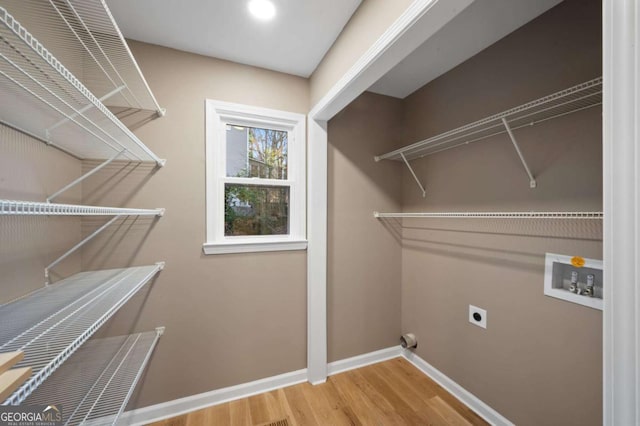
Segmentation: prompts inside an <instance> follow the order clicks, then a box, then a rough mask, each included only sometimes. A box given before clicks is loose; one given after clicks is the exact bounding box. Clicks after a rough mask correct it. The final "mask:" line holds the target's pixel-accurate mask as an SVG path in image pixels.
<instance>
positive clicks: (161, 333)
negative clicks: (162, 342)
mask: <svg viewBox="0 0 640 426" xmlns="http://www.w3.org/2000/svg"><path fill="white" fill-rule="evenodd" d="M164 330H165V327H156V334H157V335H158V336H162V335H163V334H164Z"/></svg>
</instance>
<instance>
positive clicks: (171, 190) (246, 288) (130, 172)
mask: <svg viewBox="0 0 640 426" xmlns="http://www.w3.org/2000/svg"><path fill="white" fill-rule="evenodd" d="M131 48H132V50H133V54H134V55H135V57H136V59H137V60H138V62H139V64H140V67H141V68H142V71H143V73H144V74H145V76H146V78H147V79H148V82H149V85H150V86H151V87H152V88H153V91H154V93H155V95H156V96H157V98H158V101H159V102H160V104H161V105H162V106H163V107H165V108H166V109H167V115H166V116H165V117H164V118H161V119H157V120H155V121H152V122H150V123H147V124H145V125H143V126H141V127H139V128H138V129H137V130H136V134H137V135H138V136H139V137H140V139H141V140H142V141H144V142H145V143H146V144H147V145H148V146H149V147H150V148H151V149H152V150H154V152H156V153H157V154H158V155H159V156H160V157H162V158H166V159H167V165H166V166H165V167H164V168H162V169H159V170H157V171H154V170H152V169H151V168H149V167H148V166H137V167H136V166H134V165H129V166H127V165H123V164H113V165H110V166H109V167H108V168H106V169H105V170H104V172H100V173H98V174H97V175H95V177H92V178H91V179H89V180H87V182H86V184H85V185H83V201H84V202H85V203H90V204H93V203H96V204H97V203H100V204H108V205H118V206H119V205H127V206H136V207H165V208H166V209H167V211H166V214H165V216H164V217H163V218H161V219H159V220H157V221H152V220H148V219H146V220H145V219H140V220H135V221H134V220H129V221H127V222H125V223H124V224H122V225H120V226H114V227H113V228H111V229H110V230H109V231H107V232H105V234H104V236H102V237H101V238H98V239H96V240H95V241H94V242H93V243H91V244H90V245H88V246H87V248H86V250H84V251H83V267H84V269H86V270H92V269H100V268H108V267H121V266H125V265H128V264H134V265H143V264H149V263H153V262H156V261H161V260H163V261H166V268H165V270H164V271H162V272H161V274H160V275H159V277H158V278H157V280H156V281H155V282H154V284H153V287H152V288H151V290H150V291H148V292H146V293H143V294H141V295H140V296H139V297H137V298H136V300H134V301H132V303H129V304H127V305H126V306H125V307H124V308H123V310H122V311H121V312H119V313H118V314H117V316H116V318H115V319H114V320H113V321H112V322H111V323H110V324H108V325H107V326H106V327H105V329H104V330H103V331H102V333H103V334H112V335H113V334H122V333H126V332H129V331H130V330H132V329H133V330H148V329H152V328H153V327H155V326H159V325H163V326H166V328H167V331H166V334H165V335H164V336H163V337H162V339H161V340H160V343H159V346H158V347H157V350H156V352H155V354H154V356H153V358H152V360H151V364H150V366H149V368H148V371H147V373H146V375H145V378H144V380H143V381H142V383H141V385H140V389H139V392H138V395H137V397H136V398H135V400H134V402H133V403H132V404H131V406H132V407H141V406H147V405H151V404H155V403H160V402H165V401H169V400H172V399H175V398H180V397H184V396H189V395H193V394H197V393H200V392H207V391H211V390H214V389H218V388H222V387H226V386H231V385H237V384H240V383H245V382H248V381H251V380H256V379H260V378H263V377H268V376H273V375H276V374H280V373H285V372H289V371H293V370H296V369H300V368H305V367H306V252H304V251H293V252H278V253H257V254H256V253H252V254H237V255H215V256H204V255H203V254H202V244H203V243H204V241H205V155H204V150H205V138H204V134H205V122H204V118H205V111H204V102H205V99H206V98H211V99H218V100H223V101H230V102H238V103H244V104H250V105H257V106H263V107H268V108H276V109H282V110H287V111H293V112H298V113H306V112H307V108H308V104H309V97H308V81H307V80H305V79H302V78H297V77H293V76H290V75H285V74H281V73H276V72H270V71H266V70H262V69H258V68H254V67H249V66H243V65H238V64H234V63H230V62H226V61H221V60H216V59H211V58H206V57H203V56H198V55H193V54H189V53H184V52H179V51H176V50H172V49H167V48H162V47H158V46H153V45H148V44H142V43H131ZM88 166H90V164H89V163H87V164H85V167H88ZM125 231H126V235H125Z"/></svg>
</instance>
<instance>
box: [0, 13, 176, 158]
mask: <svg viewBox="0 0 640 426" xmlns="http://www.w3.org/2000/svg"><path fill="white" fill-rule="evenodd" d="M0 96H1V97H2V98H3V99H5V101H3V102H1V103H0V122H1V123H2V124H5V125H7V126H9V127H12V128H15V129H16V130H19V131H21V132H23V133H26V134H28V135H30V136H32V137H34V138H37V139H39V140H42V141H45V142H47V143H48V144H50V145H53V146H56V147H57V148H59V149H61V150H63V151H65V152H67V153H69V154H71V155H74V156H76V157H78V158H81V159H108V158H111V157H112V156H113V155H114V154H116V153H121V158H123V159H128V160H131V161H152V162H155V163H156V164H158V165H159V166H162V165H163V164H164V160H161V159H160V158H159V157H158V156H156V155H155V154H154V153H153V152H152V151H151V150H150V149H149V148H148V147H147V146H145V145H144V144H143V143H142V142H141V141H140V140H139V139H138V138H137V137H136V136H135V135H134V134H133V133H132V132H131V131H130V130H129V129H128V128H127V127H126V126H125V125H124V124H123V123H122V122H120V120H118V119H117V118H116V117H115V116H114V115H113V113H111V111H109V109H107V107H106V106H105V105H104V104H103V103H102V102H101V101H100V100H99V99H98V98H97V97H96V96H94V95H93V94H92V93H91V92H90V91H89V90H88V89H87V88H86V87H85V86H84V85H83V84H82V83H81V82H80V81H79V80H78V79H77V78H76V77H75V76H74V75H73V74H72V73H71V72H70V71H69V70H68V69H67V68H66V67H65V66H63V65H62V63H60V62H59V61H58V60H57V59H56V58H55V57H54V56H53V55H52V54H51V53H50V52H49V51H48V50H47V49H46V48H45V47H44V46H43V45H42V44H40V43H39V42H38V41H37V40H36V38H35V37H33V35H31V34H30V33H29V32H28V31H27V30H26V29H25V28H24V27H23V26H22V25H21V24H20V23H19V22H18V21H17V20H15V19H14V18H13V16H11V15H10V14H9V13H8V12H7V10H6V9H4V8H3V7H0ZM8 100H11V101H8Z"/></svg>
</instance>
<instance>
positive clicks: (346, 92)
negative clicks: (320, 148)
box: [309, 0, 475, 120]
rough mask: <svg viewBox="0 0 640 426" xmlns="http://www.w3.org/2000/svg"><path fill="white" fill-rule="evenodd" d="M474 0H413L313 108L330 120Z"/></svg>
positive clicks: (318, 116)
mask: <svg viewBox="0 0 640 426" xmlns="http://www.w3.org/2000/svg"><path fill="white" fill-rule="evenodd" d="M474 1H475V0H415V1H414V2H413V3H411V4H410V5H409V7H408V8H407V9H406V10H405V11H404V12H403V13H402V15H400V16H399V17H398V19H396V20H395V21H394V22H393V24H391V26H390V27H389V28H388V29H387V30H386V31H385V32H384V33H383V34H382V35H381V36H380V38H378V40H376V41H375V43H373V44H372V45H371V47H370V48H369V49H367V51H366V52H365V53H364V54H363V55H362V56H361V57H360V58H359V59H358V60H357V61H356V62H355V63H354V64H353V66H352V67H351V68H349V70H348V71H347V72H346V73H345V74H344V75H343V76H342V78H340V80H338V81H337V82H336V84H334V85H333V87H332V88H331V89H330V90H329V91H328V92H327V93H326V94H325V95H324V96H323V97H322V98H321V99H320V101H318V103H317V104H316V105H315V106H314V107H313V108H312V110H311V112H310V113H309V115H310V116H311V117H313V118H314V119H316V120H329V119H331V118H332V117H333V116H334V115H335V114H337V113H338V112H340V110H342V109H343V108H344V107H345V106H347V105H348V104H350V103H351V102H352V101H353V100H354V99H355V98H357V97H358V96H359V95H360V94H362V93H363V92H364V91H365V90H367V89H368V88H369V87H370V86H371V85H372V84H373V83H375V82H376V81H378V80H379V79H380V77H382V76H383V75H385V74H386V73H387V72H388V71H389V70H391V69H392V68H393V67H395V66H396V65H397V64H398V63H399V62H400V61H402V60H403V59H404V58H406V57H407V56H408V55H409V54H410V53H411V52H413V51H414V50H415V49H416V48H417V47H418V46H420V45H421V44H422V43H424V42H425V41H426V40H427V39H429V38H430V37H431V36H433V35H434V34H435V33H436V32H438V30H440V28H442V27H443V26H444V25H446V24H447V23H448V22H449V21H450V20H451V19H453V18H454V17H455V16H456V15H458V14H459V13H460V12H462V11H463V10H464V9H465V8H466V7H467V6H469V5H470V4H471V3H473V2H474Z"/></svg>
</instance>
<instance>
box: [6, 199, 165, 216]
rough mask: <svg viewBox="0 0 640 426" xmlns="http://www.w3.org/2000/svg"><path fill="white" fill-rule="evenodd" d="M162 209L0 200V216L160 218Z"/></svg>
mask: <svg viewBox="0 0 640 426" xmlns="http://www.w3.org/2000/svg"><path fill="white" fill-rule="evenodd" d="M163 214H164V209H162V208H159V209H129V208H121V207H101V206H84V205H77V204H55V203H44V202H36V201H19V200H0V216H7V215H20V216H122V215H130V216H162V215H163Z"/></svg>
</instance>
